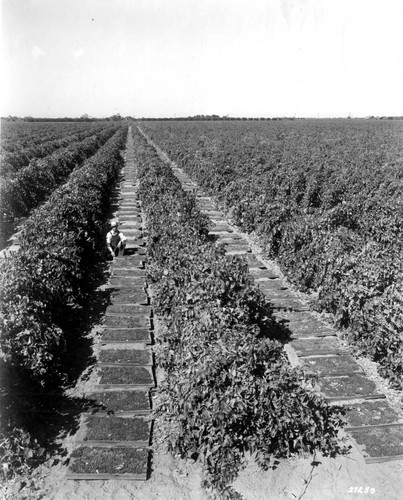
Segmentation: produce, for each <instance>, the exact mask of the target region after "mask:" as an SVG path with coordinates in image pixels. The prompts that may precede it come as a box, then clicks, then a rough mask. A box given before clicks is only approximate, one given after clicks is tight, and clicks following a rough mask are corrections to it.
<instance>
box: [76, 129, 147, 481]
mask: <svg viewBox="0 0 403 500" xmlns="http://www.w3.org/2000/svg"><path fill="white" fill-rule="evenodd" d="M113 204H114V205H115V211H114V213H113V214H112V215H113V218H114V219H118V220H119V224H120V225H119V229H120V230H121V232H122V233H123V234H124V235H125V236H126V237H127V245H126V250H125V252H124V254H123V255H120V256H118V257H116V258H115V259H114V260H113V262H111V264H110V279H109V281H108V284H107V286H106V288H107V289H108V291H109V293H110V304H109V305H108V306H107V308H106V311H105V314H104V317H103V323H102V325H101V331H100V339H99V347H100V349H99V352H98V363H97V366H96V371H95V384H93V385H92V387H91V389H90V392H84V394H83V396H84V397H85V398H86V399H88V400H91V401H93V402H94V405H93V407H92V410H91V412H89V413H84V414H83V415H82V416H81V425H80V428H79V430H78V432H77V434H76V435H75V441H74V444H75V449H74V451H73V452H72V454H71V460H70V465H69V469H68V471H67V479H72V480H91V479H97V480H100V479H104V480H110V479H114V480H116V479H124V480H146V479H147V477H148V475H149V471H150V445H151V432H152V425H153V422H152V420H151V419H150V412H151V394H150V391H152V389H153V388H154V387H155V377H154V366H153V364H154V362H153V355H152V352H151V349H150V344H151V343H152V327H153V324H152V322H153V320H152V308H151V306H150V304H149V302H150V301H149V297H148V295H147V288H146V284H145V274H146V270H145V266H146V251H145V240H144V239H143V222H142V217H141V207H140V204H139V202H138V200H137V177H136V168H135V163H134V161H133V146H132V136H131V134H129V135H128V144H127V148H126V158H125V168H124V170H123V178H122V181H121V183H120V186H119V190H118V193H117V199H115V200H113Z"/></svg>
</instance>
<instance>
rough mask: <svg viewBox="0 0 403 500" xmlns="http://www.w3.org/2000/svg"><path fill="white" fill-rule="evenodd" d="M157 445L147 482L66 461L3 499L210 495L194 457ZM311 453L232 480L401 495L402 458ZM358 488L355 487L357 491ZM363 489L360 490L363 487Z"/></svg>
mask: <svg viewBox="0 0 403 500" xmlns="http://www.w3.org/2000/svg"><path fill="white" fill-rule="evenodd" d="M162 448H163V447H162V446H161V447H159V449H157V450H156V452H155V453H154V457H153V464H152V467H153V471H152V474H151V477H150V479H149V480H148V481H146V482H130V481H72V480H67V479H66V478H65V473H66V469H67V467H66V466H65V465H61V464H59V465H57V466H53V467H51V468H50V469H47V468H46V467H44V468H42V470H41V471H38V474H37V476H36V478H35V481H34V483H32V484H31V485H27V486H26V487H23V488H22V489H20V490H19V491H18V492H17V491H16V489H15V490H14V494H11V495H6V494H5V496H4V497H3V498H15V499H21V500H22V499H42V500H51V499H52V500H75V499H78V500H112V499H113V500H129V499H135V500H154V499H164V500H207V499H212V498H215V497H214V496H213V495H212V494H211V493H209V492H207V491H206V490H204V489H203V487H202V479H203V476H202V470H201V467H200V466H199V465H198V464H195V463H194V462H192V461H184V460H181V459H179V458H175V457H172V456H171V455H170V454H168V453H166V452H164V451H163V449H162ZM315 461H316V463H317V465H316V466H312V457H309V458H308V457H307V458H296V459H292V460H284V461H282V462H281V463H280V464H279V466H278V467H277V469H276V470H269V471H262V470H261V469H259V467H257V465H256V464H255V463H254V461H253V460H252V459H249V460H248V461H247V465H246V468H245V469H244V470H243V471H241V473H240V475H239V477H238V479H237V480H236V481H235V482H234V489H235V490H236V491H237V492H239V493H240V494H242V497H243V498H244V499H245V500H291V499H301V498H303V499H305V500H340V499H345V498H346V499H349V498H351V499H354V498H362V497H369V498H372V499H386V500H398V499H400V498H402V494H401V493H402V490H403V461H397V462H387V463H379V464H365V462H364V460H363V458H362V456H361V454H360V453H359V452H358V450H357V449H356V448H353V449H352V451H351V453H350V455H349V456H348V457H339V458H336V459H330V458H322V457H315ZM354 488H356V489H355V490H354ZM359 488H361V490H359Z"/></svg>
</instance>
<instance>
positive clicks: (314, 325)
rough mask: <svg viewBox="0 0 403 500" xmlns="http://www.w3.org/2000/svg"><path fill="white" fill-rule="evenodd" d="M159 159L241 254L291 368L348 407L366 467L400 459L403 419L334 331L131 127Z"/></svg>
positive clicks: (231, 250) (224, 241)
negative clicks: (305, 371) (280, 333)
mask: <svg viewBox="0 0 403 500" xmlns="http://www.w3.org/2000/svg"><path fill="white" fill-rule="evenodd" d="M137 128H138V130H139V131H140V133H141V134H142V135H143V136H144V137H145V138H146V140H147V141H148V143H149V144H150V145H151V146H153V147H154V149H155V150H156V151H157V153H158V154H159V156H160V157H161V159H162V160H163V161H164V162H166V163H167V164H169V165H170V166H171V168H172V170H173V172H174V173H175V175H176V177H177V178H178V179H179V181H180V182H181V184H182V186H183V188H184V189H185V190H186V191H191V192H192V193H193V194H194V195H195V197H196V199H197V202H198V205H199V207H200V209H201V211H202V212H203V213H204V214H206V215H207V216H208V217H209V218H210V219H211V221H212V226H211V230H210V234H211V235H215V237H216V242H217V244H218V245H224V246H225V248H226V251H227V253H228V254H243V255H245V256H246V258H247V261H248V264H249V271H250V274H251V275H252V276H253V278H254V280H255V281H256V282H257V284H258V286H259V288H260V289H261V290H262V291H263V292H264V294H265V296H266V297H267V299H268V301H269V302H270V303H271V305H272V308H273V315H274V317H275V318H276V320H277V321H278V322H279V324H280V325H281V327H282V328H283V329H284V330H285V331H286V332H287V333H288V334H289V336H290V343H289V344H287V345H286V346H285V349H286V352H287V354H288V356H289V359H290V362H291V363H292V364H302V365H303V366H305V367H307V368H310V369H311V370H312V371H314V372H315V373H316V374H317V375H318V381H319V389H320V391H321V392H322V394H323V395H324V396H325V397H326V399H327V400H328V401H330V402H334V403H338V404H343V405H346V407H348V411H347V421H348V427H347V428H346V430H347V433H348V435H349V436H350V437H351V438H353V439H354V441H355V442H356V443H357V445H358V448H359V449H360V451H361V453H362V454H363V456H364V458H365V462H366V463H373V462H385V461H391V460H402V459H403V417H402V416H401V415H398V413H397V412H396V411H395V410H394V409H393V408H392V407H391V406H390V405H389V403H388V402H387V401H386V399H385V395H384V394H382V393H380V392H379V391H378V390H377V388H376V385H375V383H374V382H373V381H372V380H370V379H369V378H368V377H367V376H366V375H365V373H364V372H363V370H362V369H361V367H360V366H359V365H358V364H357V362H356V361H355V360H354V358H353V357H352V356H351V355H350V354H349V353H348V352H347V351H346V349H345V348H343V346H342V345H341V343H340V342H339V340H338V337H337V334H336V330H335V329H334V328H333V327H332V326H330V325H329V324H327V323H325V322H323V321H321V320H320V319H318V318H317V317H316V316H315V315H314V314H313V313H312V312H311V311H310V310H309V307H307V306H306V305H305V304H304V303H303V302H302V300H301V299H300V298H299V297H298V296H297V294H295V293H294V292H293V291H292V290H290V288H289V287H288V285H287V284H286V282H285V280H283V279H282V277H281V276H280V273H278V271H277V270H276V269H275V268H274V267H270V266H267V265H266V264H264V263H263V262H262V261H261V260H260V259H259V257H258V256H257V255H254V254H253V253H252V250H251V248H250V246H249V243H248V241H247V240H246V239H245V238H244V237H243V236H242V235H241V234H240V233H238V232H237V231H236V229H234V227H233V226H232V225H230V224H229V223H228V221H227V220H226V218H225V215H224V213H223V212H222V211H220V210H218V209H217V205H216V203H215V202H214V199H213V198H212V197H209V196H207V195H206V194H205V193H204V191H203V190H201V189H200V187H199V186H198V185H197V184H196V183H195V182H193V181H192V180H191V179H190V178H189V177H188V176H187V175H186V174H185V173H184V172H183V170H182V169H180V168H179V167H178V166H177V165H176V164H175V163H174V162H172V161H171V160H170V158H169V157H168V156H167V154H166V153H165V152H164V151H162V150H161V148H159V146H158V145H157V144H156V143H154V142H153V141H152V140H151V139H150V138H149V137H148V136H147V134H145V133H144V131H143V130H142V129H141V128H140V127H137Z"/></svg>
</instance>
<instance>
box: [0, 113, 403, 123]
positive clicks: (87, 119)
mask: <svg viewBox="0 0 403 500" xmlns="http://www.w3.org/2000/svg"><path fill="white" fill-rule="evenodd" d="M347 118H349V119H351V117H350V116H348V117H347ZM305 119H306V118H304V117H297V118H296V117H294V116H275V117H271V118H269V117H250V116H249V117H247V116H242V117H238V116H237V117H235V116H228V115H225V116H219V115H195V116H178V117H174V118H172V117H160V118H147V117H144V116H143V117H142V118H134V117H133V116H124V117H122V116H121V115H120V114H119V113H117V114H116V115H112V116H109V117H106V118H94V117H90V116H89V115H87V114H84V115H82V116H80V117H75V118H72V117H66V116H65V117H63V118H34V117H32V116H24V117H19V116H11V115H9V116H2V117H1V121H6V122H21V121H24V122H97V121H120V120H126V121H129V120H133V121H220V120H221V121H223V120H232V121H234V120H236V121H267V120H272V121H276V120H279V121H280V120H305ZM321 119H325V120H326V119H327V118H321ZM331 119H337V118H331ZM353 119H359V120H361V119H364V118H363V117H356V118H353ZM365 119H366V120H402V119H403V116H367V117H365Z"/></svg>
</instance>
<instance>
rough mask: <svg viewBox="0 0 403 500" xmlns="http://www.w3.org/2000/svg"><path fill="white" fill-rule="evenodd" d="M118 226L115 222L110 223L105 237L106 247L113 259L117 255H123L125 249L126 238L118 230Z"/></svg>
mask: <svg viewBox="0 0 403 500" xmlns="http://www.w3.org/2000/svg"><path fill="white" fill-rule="evenodd" d="M118 225H119V223H118V222H117V221H114V222H112V224H111V230H110V231H109V232H108V234H107V235H106V246H107V247H108V250H109V252H110V253H111V255H112V258H113V259H114V258H115V257H118V256H119V255H124V252H125V248H126V241H127V238H126V236H125V235H124V234H123V233H121V232H120V231H119V230H118Z"/></svg>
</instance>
